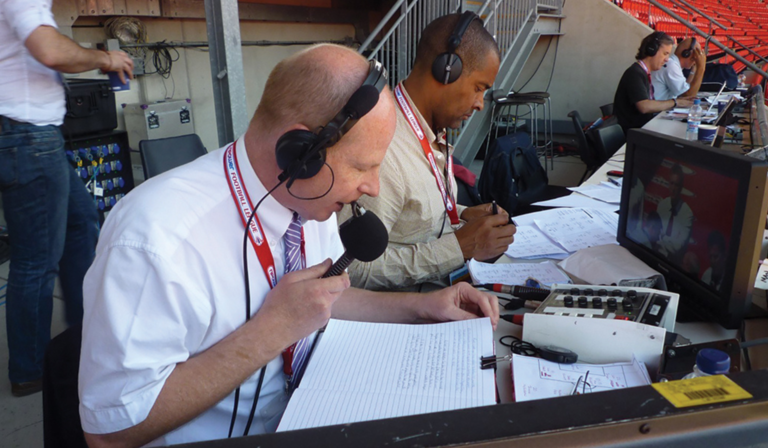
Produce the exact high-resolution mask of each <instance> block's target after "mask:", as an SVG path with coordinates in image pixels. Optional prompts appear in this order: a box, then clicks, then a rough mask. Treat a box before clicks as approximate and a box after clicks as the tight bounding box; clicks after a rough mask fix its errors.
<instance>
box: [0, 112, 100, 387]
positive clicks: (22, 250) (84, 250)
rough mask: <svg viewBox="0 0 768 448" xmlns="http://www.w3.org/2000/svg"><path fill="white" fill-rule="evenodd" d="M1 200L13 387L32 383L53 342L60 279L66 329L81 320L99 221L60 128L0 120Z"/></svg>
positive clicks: (40, 371)
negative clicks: (55, 293) (66, 150)
mask: <svg viewBox="0 0 768 448" xmlns="http://www.w3.org/2000/svg"><path fill="white" fill-rule="evenodd" d="M0 126H1V128H0V193H2V198H3V209H4V213H5V220H6V222H7V224H8V237H9V241H10V249H11V252H10V254H11V266H10V273H9V277H8V287H7V296H6V325H7V328H6V329H7V332H8V351H9V354H10V361H9V363H8V371H9V372H8V373H9V375H8V376H9V378H10V380H11V382H14V383H21V382H26V381H33V380H37V379H39V378H41V377H42V375H43V356H44V354H45V349H46V347H47V346H48V342H49V341H50V339H51V314H52V311H53V285H54V280H55V279H56V276H57V275H59V277H60V281H61V287H62V293H63V295H64V300H65V301H66V320H67V324H68V325H75V324H77V323H80V322H81V321H82V318H83V277H84V276H85V272H86V271H87V270H88V267H90V265H91V262H92V261H93V257H94V252H95V248H96V239H97V236H98V227H97V225H98V215H97V213H96V208H95V207H94V205H93V201H92V199H91V197H90V195H89V194H88V191H87V190H86V189H85V187H84V186H83V183H82V181H81V180H80V179H79V178H78V176H77V175H76V174H75V171H74V170H73V169H72V168H71V167H70V166H69V164H68V163H67V159H66V155H65V153H64V139H63V138H62V135H61V131H60V130H59V128H58V127H57V126H34V125H31V124H27V123H20V122H17V121H13V120H9V119H8V118H5V117H0Z"/></svg>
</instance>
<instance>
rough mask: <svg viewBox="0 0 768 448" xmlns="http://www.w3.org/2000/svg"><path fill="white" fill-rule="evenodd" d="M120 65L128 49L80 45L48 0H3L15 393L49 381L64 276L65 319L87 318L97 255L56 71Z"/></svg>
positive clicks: (4, 176) (1, 154)
mask: <svg viewBox="0 0 768 448" xmlns="http://www.w3.org/2000/svg"><path fill="white" fill-rule="evenodd" d="M97 68H99V69H101V70H102V71H104V72H109V71H115V72H117V73H118V75H119V77H120V78H121V79H122V80H123V81H125V80H126V79H127V78H129V77H131V76H132V70H133V62H132V61H131V59H130V58H129V57H128V56H127V55H126V54H125V53H123V52H121V51H109V52H107V51H101V50H89V49H85V48H82V47H81V46H79V45H78V44H76V43H75V42H74V41H72V40H71V39H69V38H68V37H65V36H63V35H62V34H61V33H59V32H58V31H57V29H56V22H55V20H54V17H53V14H52V13H51V2H50V0H0V73H2V76H0V193H2V198H3V209H4V214H5V219H6V222H7V225H8V236H9V242H10V247H11V266H10V272H9V274H8V292H7V298H6V313H7V316H6V318H7V322H8V325H7V328H6V329H7V333H8V349H9V355H10V360H9V365H8V376H9V379H10V381H11V392H12V393H13V395H14V396H17V397H20V396H24V395H29V394H32V393H35V392H39V391H40V390H41V388H42V380H41V378H42V373H43V372H42V364H43V363H42V360H43V355H44V353H45V349H46V347H47V345H48V341H49V340H50V328H51V313H52V309H53V284H54V280H55V278H56V276H57V275H58V276H59V278H60V280H61V286H62V291H63V295H64V299H65V301H66V302H67V307H66V320H67V324H69V325H75V324H77V323H79V322H80V321H81V319H82V314H83V307H82V301H83V296H82V282H83V276H84V275H85V271H86V270H87V269H88V266H89V265H90V264H91V261H92V260H93V253H94V248H95V245H96V237H97V227H96V226H97V224H98V222H97V220H98V217H97V214H96V210H95V207H94V206H93V202H92V200H91V198H90V196H89V195H88V192H87V191H86V190H85V187H84V186H83V183H82V182H81V181H80V179H79V178H78V177H77V176H76V175H75V172H74V170H73V169H72V168H70V167H69V164H68V163H67V160H66V157H65V154H64V139H63V138H62V135H61V131H60V130H59V125H61V123H62V122H63V119H64V113H65V111H66V110H65V105H64V87H63V85H62V78H61V75H60V74H59V73H58V72H64V73H79V72H83V71H87V70H93V69H97Z"/></svg>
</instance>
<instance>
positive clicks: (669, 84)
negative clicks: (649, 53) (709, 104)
mask: <svg viewBox="0 0 768 448" xmlns="http://www.w3.org/2000/svg"><path fill="white" fill-rule="evenodd" d="M651 82H652V83H653V97H654V98H655V99H656V100H657V101H664V100H671V99H672V98H677V97H678V96H680V95H682V94H683V93H685V92H687V91H688V89H690V88H691V85H690V84H688V81H687V80H686V79H685V76H683V67H682V66H680V59H678V58H677V56H676V55H674V54H673V55H671V56H670V57H669V61H667V63H666V64H664V66H663V67H662V68H661V69H659V70H656V71H655V72H651Z"/></svg>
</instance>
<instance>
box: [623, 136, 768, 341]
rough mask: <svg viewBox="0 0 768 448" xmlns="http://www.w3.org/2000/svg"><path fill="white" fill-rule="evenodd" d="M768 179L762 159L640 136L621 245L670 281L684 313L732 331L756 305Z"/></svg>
mask: <svg viewBox="0 0 768 448" xmlns="http://www.w3.org/2000/svg"><path fill="white" fill-rule="evenodd" d="M767 175H768V166H767V165H766V164H765V163H764V162H761V161H758V160H756V159H753V158H750V157H744V156H741V155H736V154H732V153H729V152H727V151H725V150H721V149H717V148H711V147H709V146H706V145H704V144H701V143H698V142H688V141H686V140H681V139H677V138H674V137H669V136H665V135H661V134H656V133H653V132H648V131H640V130H633V131H632V132H630V134H629V136H628V140H627V153H626V161H625V170H624V176H625V177H624V182H623V190H622V201H621V212H620V218H619V232H618V235H617V239H618V241H619V243H620V244H621V245H622V246H624V247H626V248H627V249H629V250H630V252H632V253H633V254H635V255H636V256H637V257H638V258H640V259H641V260H643V261H645V262H646V263H647V264H648V265H649V266H651V267H652V268H654V269H656V270H658V271H659V272H661V273H662V274H664V276H665V278H666V280H667V283H668V286H670V289H671V290H674V291H675V292H678V293H680V294H681V309H685V310H687V311H689V312H690V313H692V314H693V315H694V317H695V318H698V319H704V320H714V321H718V322H720V323H722V324H723V325H724V326H727V327H730V328H732V327H734V326H735V325H739V324H740V322H741V319H742V318H743V316H744V313H745V312H746V309H747V307H748V306H749V304H750V303H751V292H752V289H753V284H754V279H755V275H756V273H757V264H758V255H759V249H760V241H761V240H762V236H763V228H764V223H765V215H766V203H765V202H766V201H765V198H766V196H765V195H766V188H765V185H766V176H767Z"/></svg>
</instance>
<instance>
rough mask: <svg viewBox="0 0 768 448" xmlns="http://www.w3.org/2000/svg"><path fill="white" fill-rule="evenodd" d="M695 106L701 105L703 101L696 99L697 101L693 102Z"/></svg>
mask: <svg viewBox="0 0 768 448" xmlns="http://www.w3.org/2000/svg"><path fill="white" fill-rule="evenodd" d="M693 104H701V100H700V99H698V98H696V99H695V100H693Z"/></svg>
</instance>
